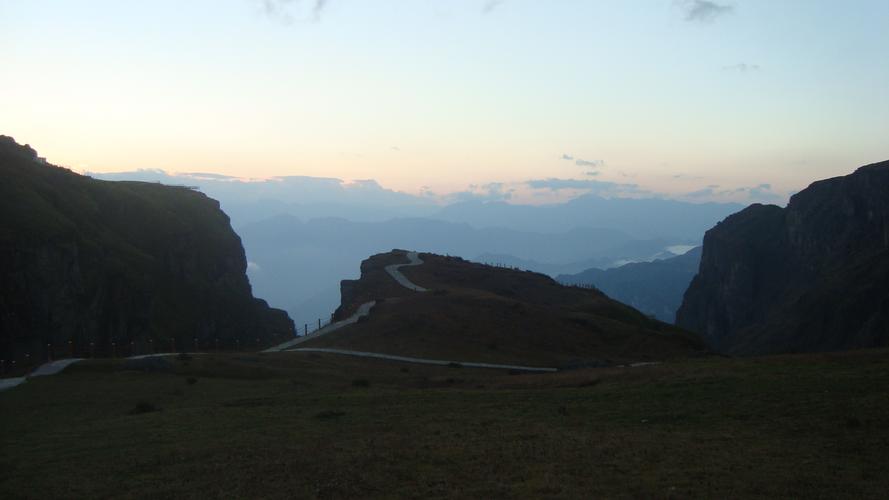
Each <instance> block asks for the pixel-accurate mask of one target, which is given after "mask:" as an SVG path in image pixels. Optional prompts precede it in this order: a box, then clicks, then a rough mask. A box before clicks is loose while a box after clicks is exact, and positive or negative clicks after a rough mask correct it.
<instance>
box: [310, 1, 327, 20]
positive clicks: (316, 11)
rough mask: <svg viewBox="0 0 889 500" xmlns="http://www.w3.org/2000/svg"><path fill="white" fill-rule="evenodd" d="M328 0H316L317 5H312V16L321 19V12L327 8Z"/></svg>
mask: <svg viewBox="0 0 889 500" xmlns="http://www.w3.org/2000/svg"><path fill="white" fill-rule="evenodd" d="M327 3H328V0H315V6H314V7H312V16H313V17H314V18H315V20H316V21H318V20H320V19H321V13H323V12H324V9H325V8H327Z"/></svg>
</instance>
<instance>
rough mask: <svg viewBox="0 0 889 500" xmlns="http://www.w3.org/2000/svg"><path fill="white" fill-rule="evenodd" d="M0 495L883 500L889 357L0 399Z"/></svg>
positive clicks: (242, 368)
mask: <svg viewBox="0 0 889 500" xmlns="http://www.w3.org/2000/svg"><path fill="white" fill-rule="evenodd" d="M0 444H2V446H0V498H4V499H12V498H37V497H39V498H59V497H79V498H105V497H124V498H157V497H271V498H369V497H374V498H380V497H381V498H393V497H414V498H466V497H469V498H601V497H607V498H624V497H631V498H632V497H635V498H688V497H705V498H744V497H766V496H768V497H794V498H801V497H806V498H838V497H845V498H863V497H870V498H879V497H884V496H885V493H886V491H889V475H887V474H886V463H887V459H889V351H886V350H874V351H862V352H852V353H845V354H829V355H828V354H824V355H800V356H779V357H767V358H756V359H743V360H734V359H725V358H716V357H708V358H698V359H691V360H676V361H670V362H666V363H664V364H660V365H651V366H644V367H638V368H598V369H585V370H576V371H565V372H559V373H554V374H534V375H531V374H515V373H512V374H510V373H507V372H504V371H498V370H471V369H468V368H460V367H437V366H422V365H411V364H400V363H390V362H384V361H379V360H362V359H356V358H351V357H345V356H338V355H319V354H309V353H298V352H285V353H276V354H261V355H260V354H215V355H201V356H191V357H186V356H183V357H179V358H176V357H171V358H165V359H163V360H148V361H132V360H130V361H124V360H93V361H87V362H83V363H80V364H76V365H73V366H72V367H70V368H69V369H68V370H66V371H65V372H63V373H61V374H59V375H56V376H50V377H42V378H36V379H32V380H30V381H28V382H27V383H26V384H24V385H22V386H19V387H16V388H14V389H11V390H8V391H6V392H2V393H0Z"/></svg>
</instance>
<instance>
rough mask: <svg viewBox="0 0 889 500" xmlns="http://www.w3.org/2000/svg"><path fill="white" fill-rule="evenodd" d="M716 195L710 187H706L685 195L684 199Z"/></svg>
mask: <svg viewBox="0 0 889 500" xmlns="http://www.w3.org/2000/svg"><path fill="white" fill-rule="evenodd" d="M715 194H716V191H715V190H714V189H713V188H711V187H706V188H704V189H698V190H697V191H692V192H690V193H686V194H685V196H686V198H710V197H712V196H714V195H715Z"/></svg>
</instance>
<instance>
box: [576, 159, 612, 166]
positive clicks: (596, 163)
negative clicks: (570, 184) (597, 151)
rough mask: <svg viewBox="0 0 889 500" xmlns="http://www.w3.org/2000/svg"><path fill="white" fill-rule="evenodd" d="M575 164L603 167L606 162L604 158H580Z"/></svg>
mask: <svg viewBox="0 0 889 500" xmlns="http://www.w3.org/2000/svg"><path fill="white" fill-rule="evenodd" d="M574 164H575V165H577V166H578V167H601V166H602V165H604V164H605V162H604V161H602V160H581V159H580V158H578V159H577V161H575V162H574Z"/></svg>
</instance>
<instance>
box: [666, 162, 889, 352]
mask: <svg viewBox="0 0 889 500" xmlns="http://www.w3.org/2000/svg"><path fill="white" fill-rule="evenodd" d="M677 323H678V324H679V325H681V326H683V327H684V328H687V329H689V330H692V331H695V332H699V333H700V334H701V335H702V336H703V337H704V339H705V340H706V341H707V343H708V344H709V345H710V346H711V347H712V348H714V349H716V350H719V351H722V352H727V353H733V354H757V353H783V352H802V351H832V350H844V349H854V348H863V347H874V346H881V345H886V344H887V343H889V162H882V163H877V164H873V165H868V166H865V167H861V168H859V169H858V170H856V171H855V172H854V173H853V174H850V175H847V176H844V177H837V178H833V179H827V180H823V181H819V182H815V183H814V184H812V185H811V186H809V187H808V188H806V189H804V190H803V191H801V192H799V193H797V194H796V195H794V196H793V197H792V198H791V199H790V203H789V204H788V205H787V208H785V209H782V208H780V207H776V206H764V205H752V206H750V207H748V208H747V209H745V210H743V211H741V212H739V213H737V214H735V215H732V216H730V217H728V218H727V219H725V220H724V221H723V222H721V223H719V224H717V226H716V227H714V228H713V229H711V230H710V231H708V232H707V234H706V236H705V237H704V249H703V256H702V259H701V267H700V272H699V273H698V275H697V276H696V277H695V278H694V280H693V281H692V283H691V285H690V286H689V289H688V291H687V292H686V294H685V298H684V301H683V304H682V307H681V308H680V309H679V312H678V314H677Z"/></svg>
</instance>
